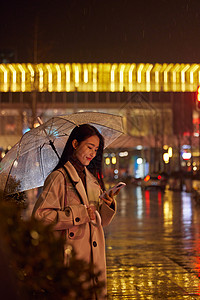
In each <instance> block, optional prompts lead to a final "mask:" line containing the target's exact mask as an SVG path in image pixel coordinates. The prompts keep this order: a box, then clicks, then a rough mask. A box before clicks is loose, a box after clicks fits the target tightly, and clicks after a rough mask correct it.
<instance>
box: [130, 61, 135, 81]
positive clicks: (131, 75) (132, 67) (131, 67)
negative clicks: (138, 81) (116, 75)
mask: <svg viewBox="0 0 200 300" xmlns="http://www.w3.org/2000/svg"><path fill="white" fill-rule="evenodd" d="M134 68H135V64H131V66H130V69H129V71H128V82H129V83H132V82H133V70H134Z"/></svg>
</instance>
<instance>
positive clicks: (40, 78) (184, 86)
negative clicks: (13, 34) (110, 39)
mask: <svg viewBox="0 0 200 300" xmlns="http://www.w3.org/2000/svg"><path fill="white" fill-rule="evenodd" d="M199 84H200V64H178V63H176V64H172V63H171V64H166V63H165V64H158V63H156V64H150V63H146V64H144V63H141V64H134V63H133V64H130V63H119V64H117V63H113V64H111V63H98V64H95V63H93V64H92V63H87V64H86V63H85V64H84V63H83V64H80V63H72V64H69V63H67V64H57V63H49V64H47V63H45V64H30V63H22V64H19V63H16V64H0V92H32V91H34V90H37V91H38V92H74V91H79V92H162V91H164V92H194V91H196V88H197V86H198V85H199Z"/></svg>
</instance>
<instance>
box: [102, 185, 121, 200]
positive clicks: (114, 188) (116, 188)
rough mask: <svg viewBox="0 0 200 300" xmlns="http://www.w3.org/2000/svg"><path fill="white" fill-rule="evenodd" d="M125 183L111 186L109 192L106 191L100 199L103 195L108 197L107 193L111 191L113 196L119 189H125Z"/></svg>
mask: <svg viewBox="0 0 200 300" xmlns="http://www.w3.org/2000/svg"><path fill="white" fill-rule="evenodd" d="M125 185H126V183H124V182H119V183H118V184H116V185H115V186H113V187H112V188H110V189H109V190H107V191H106V192H104V193H103V194H102V195H100V198H103V197H104V195H105V193H107V194H108V195H109V193H110V192H111V191H113V194H115V193H116V192H117V191H118V190H120V189H121V188H123V187H125Z"/></svg>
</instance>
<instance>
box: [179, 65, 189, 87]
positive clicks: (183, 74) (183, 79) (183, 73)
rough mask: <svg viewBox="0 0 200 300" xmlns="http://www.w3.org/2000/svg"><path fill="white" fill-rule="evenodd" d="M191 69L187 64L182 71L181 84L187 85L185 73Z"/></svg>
mask: <svg viewBox="0 0 200 300" xmlns="http://www.w3.org/2000/svg"><path fill="white" fill-rule="evenodd" d="M189 68H190V66H189V65H188V64H187V65H186V66H184V67H183V69H182V70H181V82H182V83H185V73H186V72H187V70H188V69H189Z"/></svg>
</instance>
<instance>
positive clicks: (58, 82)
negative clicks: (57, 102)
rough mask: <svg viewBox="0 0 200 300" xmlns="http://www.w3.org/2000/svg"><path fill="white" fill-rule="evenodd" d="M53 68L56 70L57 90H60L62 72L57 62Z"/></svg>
mask: <svg viewBox="0 0 200 300" xmlns="http://www.w3.org/2000/svg"><path fill="white" fill-rule="evenodd" d="M55 68H56V71H57V91H58V92H60V91H61V81H62V72H61V69H60V66H59V64H55Z"/></svg>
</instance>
